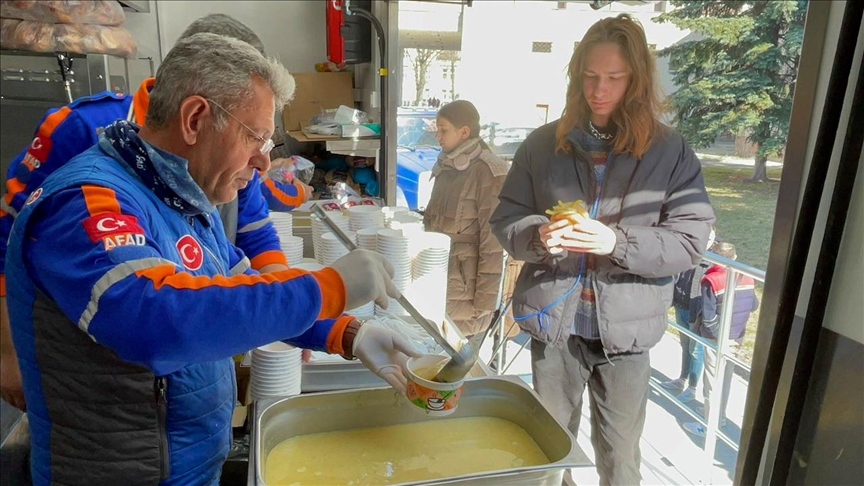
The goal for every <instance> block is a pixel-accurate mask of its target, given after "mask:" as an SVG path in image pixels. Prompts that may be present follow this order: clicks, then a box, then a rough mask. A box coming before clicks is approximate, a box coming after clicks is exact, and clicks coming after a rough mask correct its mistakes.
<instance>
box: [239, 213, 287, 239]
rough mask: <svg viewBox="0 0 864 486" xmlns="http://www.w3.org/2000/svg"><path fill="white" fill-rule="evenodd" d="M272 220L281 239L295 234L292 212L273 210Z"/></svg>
mask: <svg viewBox="0 0 864 486" xmlns="http://www.w3.org/2000/svg"><path fill="white" fill-rule="evenodd" d="M270 221H272V222H273V226H274V227H275V228H276V234H278V235H279V238H280V239H281V238H283V237H285V236H292V235H293V234H294V216H293V215H292V214H291V213H283V212H278V211H271V212H270ZM238 229H239V228H238Z"/></svg>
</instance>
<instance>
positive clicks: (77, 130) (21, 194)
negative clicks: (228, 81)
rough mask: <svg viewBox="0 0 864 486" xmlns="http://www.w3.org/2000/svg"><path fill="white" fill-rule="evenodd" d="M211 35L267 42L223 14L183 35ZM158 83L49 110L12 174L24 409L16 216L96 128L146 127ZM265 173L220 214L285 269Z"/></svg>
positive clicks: (237, 236)
mask: <svg viewBox="0 0 864 486" xmlns="http://www.w3.org/2000/svg"><path fill="white" fill-rule="evenodd" d="M201 32H209V33H213V34H220V35H225V36H228V37H233V38H235V39H239V40H242V41H244V42H247V43H249V44H251V45H252V46H253V47H255V48H256V49H258V50H259V51H260V52H261V53H262V54H264V45H263V44H262V43H261V39H259V38H258V36H257V35H256V34H255V33H254V32H253V31H252V30H251V29H250V28H249V27H247V26H246V25H244V24H243V23H241V22H239V21H237V20H236V19H234V18H232V17H230V16H228V15H224V14H211V15H207V16H204V17H201V18H200V19H198V20H196V21H194V22H192V23H191V24H190V25H189V27H187V28H186V30H185V31H184V32H183V34H182V35H181V36H180V39H184V38H186V37H189V36H191V35H194V34H197V33H201ZM153 81H154V80H153V78H149V79H147V80H145V81H144V82H143V83H142V84H141V86H140V87H139V88H138V90H137V91H136V92H135V93H134V94H118V93H112V92H109V91H106V92H103V93H99V94H96V95H93V96H87V97H83V98H80V99H78V100H76V101H74V102H73V103H71V104H70V105H68V106H65V107H62V108H59V109H52V110H49V111H48V113H46V115H45V116H44V117H43V119H42V121H41V122H40V124H39V127H38V128H37V129H36V131H35V134H34V139H33V141H32V142H31V144H30V145H29V146H28V147H26V148H25V149H24V150H22V151H21V153H20V154H19V155H18V156H17V157H16V158H15V159H14V160H13V161H12V163H11V164H10V167H9V171H8V174H7V180H6V186H7V189H8V191H7V194H6V195H5V196H4V198H3V199H2V200H0V314H2V315H3V319H2V323H0V336H2V337H0V396H2V398H3V399H4V400H6V401H7V402H9V403H10V404H12V405H14V406H16V407H18V408H20V409H22V410H24V409H25V402H24V394H23V392H22V390H21V375H20V372H19V370H18V363H17V358H16V356H15V350H14V348H13V347H12V343H11V337H10V336H9V327H8V326H9V324H8V318H6V317H5V316H6V303H5V295H6V290H5V288H6V286H5V255H6V242H7V240H8V239H9V233H10V231H11V229H12V224H13V223H14V221H15V215H16V214H17V213H18V211H20V210H21V209H22V207H23V206H24V202H25V201H26V200H27V197H28V196H29V195H30V194H31V193H32V192H33V191H34V190H35V189H36V188H37V187H39V186H40V185H41V184H42V182H43V181H44V180H45V178H46V177H48V175H50V174H51V173H52V172H54V171H55V170H57V169H59V168H60V167H62V166H63V165H65V164H66V163H67V162H69V161H70V160H71V159H72V158H73V157H75V156H76V155H78V154H80V153H82V152H84V151H85V150H87V149H88V148H90V147H92V146H93V145H94V144H96V142H97V136H98V134H97V130H99V129H100V128H101V127H104V126H106V125H109V124H110V123H112V122H114V121H115V120H118V119H123V118H125V119H128V120H129V121H133V122H135V123H137V124H138V125H142V124H144V119H145V118H146V116H147V108H148V105H149V102H150V91H151V90H152V89H153ZM271 185H272V186H273V187H268V188H267V190H266V194H267V196H268V197H274V198H279V199H280V200H283V201H287V204H293V205H294V206H297V205H299V204H302V203H303V202H304V201H305V199H304V196H305V194H304V191H303V188H302V187H301V186H297V185H289V184H271ZM262 190H263V188H262V184H261V180H260V177H259V174H257V173H256V174H255V176H254V178H253V179H252V181H250V183H249V185H247V186H246V187H245V188H243V189H241V190H240V191H239V192H238V197H237V198H236V199H235V200H233V201H230V202H228V203H226V204H222V205H219V207H218V208H219V215H220V217H221V219H222V222H223V226H224V227H225V229H226V234H227V236H228V238H229V240H230V241H231V242H232V243H234V244H236V245H237V246H238V247H239V248H240V249H241V250H243V252H244V253H245V254H246V256H247V257H249V260H250V262H251V265H252V268H254V269H256V270H258V271H260V272H270V271H277V270H285V269H286V268H288V267H287V262H286V261H285V255H284V253H282V250H281V247H280V245H279V238H278V235H277V234H276V230H275V229H274V227H273V224H272V223H271V222H270V220H269V217H268V209H267V203H266V201H265V199H264V198H263V197H262Z"/></svg>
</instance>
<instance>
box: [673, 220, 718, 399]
mask: <svg viewBox="0 0 864 486" xmlns="http://www.w3.org/2000/svg"><path fill="white" fill-rule="evenodd" d="M714 236H715V235H714V230H713V229H712V230H711V236H710V237H709V238H708V248H709V249H710V248H711V245H713V244H714ZM710 266H711V263H709V262H707V261H705V260H702V261H701V262H700V263H699V265H697V266H696V267H695V268H691V269H690V270H687V271H686V272H681V273H680V274H679V275H678V276H677V277H675V290H674V292H675V293H674V294H673V295H672V307H673V308H674V309H675V321H676V322H677V323H678V325H679V326H681V327H683V328H685V329H689V330H691V331H693V332H696V325H697V319H698V317H699V316H701V315H702V311H701V306H702V288H701V282H702V276H703V275H705V271H706V270H708V267H710ZM691 316H692V318H691ZM679 339H680V341H681V374H680V375H679V377H678V378H677V379H675V380H669V381H664V382H663V383H661V384H660V386H662V387H663V388H666V389H667V390H671V391H674V392H675V393H678V394H679V395H678V400H680V401H682V402H690V401H693V400H695V399H696V387H697V386H698V385H699V377H700V376H702V367H703V356H704V349H703V346H702V345H701V344H699V343H698V342H696V341H694V340H692V339H690V338H689V337H687V336H686V335H684V334H679Z"/></svg>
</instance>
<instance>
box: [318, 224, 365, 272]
mask: <svg viewBox="0 0 864 486" xmlns="http://www.w3.org/2000/svg"><path fill="white" fill-rule="evenodd" d="M345 234H346V236H348V238H350V239H351V240H352V241H354V242H356V241H357V236H356V234H355V233H354V232H353V231H346V232H345ZM355 244H356V243H355ZM347 254H348V248H346V247H345V245H344V244H343V243H342V241H341V240H340V239H339V238H337V237H336V235H334V234H333V233H325V234H323V235H321V246H320V253H319V255H320V256H319V257H318V261H319V262H321V264H322V265H324V266H325V267H329V266H330V265H333V262H335V261H336V260H338V259H340V258H342V257H343V256H345V255H347Z"/></svg>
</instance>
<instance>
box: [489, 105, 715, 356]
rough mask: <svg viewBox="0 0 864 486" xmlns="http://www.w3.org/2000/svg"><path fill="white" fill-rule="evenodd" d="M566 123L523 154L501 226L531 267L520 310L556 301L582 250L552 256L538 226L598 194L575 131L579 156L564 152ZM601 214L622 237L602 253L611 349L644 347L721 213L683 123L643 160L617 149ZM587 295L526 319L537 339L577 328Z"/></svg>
mask: <svg viewBox="0 0 864 486" xmlns="http://www.w3.org/2000/svg"><path fill="white" fill-rule="evenodd" d="M557 123H558V122H557V121H556V122H553V123H550V124H548V125H545V126H543V127H540V128H538V129H537V130H535V131H534V132H533V133H532V134H531V135H530V136H529V137H528V139H527V140H525V142H524V143H523V144H522V146H521V147H520V148H519V150H518V151H517V152H516V156H515V158H514V159H513V165H512V167H511V169H510V172H509V174H508V175H507V179H506V180H505V182H504V187H503V188H502V190H501V195H500V196H499V199H500V204H499V205H498V208H497V209H496V210H495V212H494V213H493V215H492V218H491V220H490V223H491V224H492V230H493V232H494V233H495V236H496V237H497V238H498V241H500V242H501V245H502V246H503V247H504V249H505V250H506V251H507V252H508V253H509V254H510V255H511V256H513V258H515V259H517V260H522V261H525V262H526V264H525V266H524V267H523V269H522V272H521V273H520V275H519V278H518V280H517V282H516V290H515V291H514V297H513V313H514V315H515V316H525V315H530V314H532V313H536V312H537V311H539V310H541V309H543V308H544V307H546V306H548V305H549V304H551V303H552V302H554V301H555V300H556V299H558V298H560V297H561V296H562V295H564V294H566V293H567V291H568V290H569V289H570V288H571V287H572V286H573V283H574V281H575V279H576V276H577V274H578V270H579V260H580V255H579V254H575V253H574V254H567V253H565V254H560V255H551V254H550V253H549V252H547V251H546V249H545V248H544V246H543V244H542V243H541V241H540V235H539V232H538V228H539V227H540V226H541V225H543V224H545V223H547V222H548V221H549V219H548V217H547V216H546V215H545V214H544V211H545V210H547V209H549V208H551V207H552V206H554V205H555V204H556V203H557V202H558V201H559V200H561V201H573V200H576V199H583V200H586V201H588V202H589V204H590V202H591V201H593V199H594V198H593V197H592V196H591V195H593V194H595V185H596V182H595V178H594V172H593V170H592V168H591V166H590V161H589V156H588V154H587V153H586V152H585V151H584V150H583V149H582V148H581V145H580V144H581V140H582V138H583V136H584V134H583V132H582V131H581V130H578V129H575V130H573V131H572V132H571V133H570V135H569V136H568V139H569V140H570V142H571V144H572V150H571V153H563V152H560V151H559V152H556V151H555V129H556V127H557ZM597 219H598V220H599V221H601V222H603V223H604V224H606V225H607V226H609V227H611V228H612V229H613V230H614V231H615V233H616V235H617V240H618V242H617V244H616V246H615V249H614V250H613V252H612V254H610V255H608V256H603V257H597V258H595V261H594V268H595V276H596V278H595V293H596V299H597V318H598V323H599V328H600V338H601V340H602V342H603V347H604V349H605V350H606V351H607V352H610V353H613V354H614V353H623V352H643V351H646V350H648V349H650V348H651V347H652V346H653V345H654V344H656V343H657V342H658V341H659V340H660V338H661V337H662V336H663V331H664V330H665V329H666V310H667V309H668V308H669V306H670V304H671V301H672V277H673V276H674V275H677V274H678V273H681V272H683V271H685V270H687V269H689V268H693V266H694V265H697V264H698V263H699V262H700V261H701V260H702V254H703V252H704V249H705V246H706V243H707V241H708V236H709V233H710V228H711V225H712V223H713V222H714V213H713V211H712V210H711V204H710V203H709V202H708V195H707V193H706V192H705V185H704V182H703V180H702V171H701V165H700V163H699V160H698V159H697V158H696V156H695V154H694V153H693V151H692V150H691V149H690V147H688V146H687V143H686V142H684V139H683V138H682V137H681V135H679V134H678V133H677V132H675V131H674V130H672V129H670V128H668V127H665V126H661V128H660V130H659V132H658V134H657V136H656V138H655V140H654V142H653V144H652V146H651V148H650V149H649V150H648V152H646V153H645V155H644V156H643V157H642V159H641V160H638V161H637V160H636V158H635V157H633V156H632V155H629V154H613V156H612V157H611V159H610V160H609V163H608V166H607V168H606V176H605V178H604V183H603V187H602V197H601V200H600V204H599V208H598V212H597ZM577 301H578V292H573V293H572V294H571V295H570V296H569V297H567V298H566V299H563V301H562V302H560V303H558V304H557V305H554V306H551V307H550V308H549V309H548V310H547V312H546V318H541V317H540V316H535V317H530V318H527V319H524V320H521V321H520V326H521V327H522V329H523V330H525V331H526V332H528V333H529V334H530V335H531V336H532V337H534V338H535V339H538V340H540V341H542V342H544V343H547V344H552V345H555V344H558V343H560V342H561V341H562V340H564V339H566V338H567V336H568V335H569V330H570V326H571V324H572V323H573V319H574V316H575V313H576V303H577Z"/></svg>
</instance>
